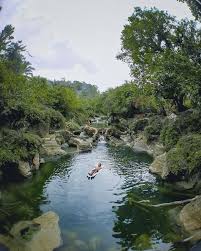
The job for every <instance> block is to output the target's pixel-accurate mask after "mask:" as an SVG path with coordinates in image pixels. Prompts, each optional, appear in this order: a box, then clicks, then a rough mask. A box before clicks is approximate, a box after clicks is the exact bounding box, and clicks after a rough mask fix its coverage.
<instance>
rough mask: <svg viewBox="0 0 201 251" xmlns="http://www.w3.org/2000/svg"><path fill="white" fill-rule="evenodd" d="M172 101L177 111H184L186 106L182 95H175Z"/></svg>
mask: <svg viewBox="0 0 201 251" xmlns="http://www.w3.org/2000/svg"><path fill="white" fill-rule="evenodd" d="M173 101H174V103H175V105H176V107H177V111H178V112H184V111H186V109H187V108H186V107H185V105H184V96H180V97H178V96H176V97H174V99H173Z"/></svg>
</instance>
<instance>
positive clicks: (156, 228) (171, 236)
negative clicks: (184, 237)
mask: <svg viewBox="0 0 201 251" xmlns="http://www.w3.org/2000/svg"><path fill="white" fill-rule="evenodd" d="M151 161H152V158H151V157H150V156H148V155H147V154H145V153H134V152H133V151H132V150H131V149H130V148H127V147H107V146H106V144H102V143H99V144H98V146H97V147H96V148H95V149H93V151H92V152H89V153H82V154H74V155H71V156H66V157H64V158H61V159H59V160H57V161H54V162H53V161H52V162H49V163H46V164H44V165H43V167H42V168H41V169H40V171H39V172H37V173H36V174H35V175H34V177H33V178H32V179H30V180H27V181H25V182H23V183H15V184H9V185H3V186H2V188H1V191H2V201H1V203H2V205H3V207H2V208H6V206H7V207H9V206H10V208H9V210H7V212H8V213H9V214H8V215H3V216H1V217H0V223H1V231H2V230H5V229H6V227H9V226H11V225H12V224H13V223H14V222H17V221H19V220H27V219H31V218H34V217H36V216H38V215H40V214H41V213H42V212H46V211H49V210H53V211H55V212H56V213H57V214H58V215H59V217H60V227H61V232H62V238H63V241H64V243H63V246H62V247H60V248H58V249H57V250H58V251H66V250H68V251H95V250H96V251H114V250H115V251H118V250H121V251H123V250H136V251H137V250H158V251H169V250H171V251H173V250H174V251H186V250H189V249H188V248H187V247H174V246H173V245H172V243H173V242H175V241H177V240H178V238H180V237H178V236H177V235H176V234H175V233H173V232H171V229H172V227H171V226H170V223H169V221H168V217H167V211H165V210H164V209H163V210H159V209H158V210H153V209H152V210H151V209H150V208H145V207H141V206H139V204H137V203H133V202H134V201H140V200H144V199H145V200H147V199H149V200H150V201H151V202H152V203H161V202H165V201H170V200H172V199H173V197H172V195H171V196H168V192H167V191H166V193H165V196H164V195H163V193H161V191H160V189H159V187H160V186H159V185H160V184H159V183H158V182H157V181H156V179H155V177H154V176H153V175H151V174H150V173H149V172H148V165H149V164H150V163H151ZM97 162H101V163H102V164H103V166H104V168H103V170H102V171H101V172H100V173H99V174H98V175H97V176H96V177H95V178H94V179H93V180H88V179H87V177H86V176H87V173H88V171H89V170H91V168H93V167H94V165H95V164H96V163H97ZM15 203H16V204H15ZM2 226H3V227H2Z"/></svg>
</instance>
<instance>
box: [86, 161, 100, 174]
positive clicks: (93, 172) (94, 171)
mask: <svg viewBox="0 0 201 251" xmlns="http://www.w3.org/2000/svg"><path fill="white" fill-rule="evenodd" d="M102 168H103V167H102V164H101V163H100V162H99V163H98V164H97V165H96V167H95V168H94V169H92V170H91V172H89V173H88V175H89V176H92V175H94V174H95V173H98V172H99V171H100V170H101V169H102Z"/></svg>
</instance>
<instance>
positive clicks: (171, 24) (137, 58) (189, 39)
mask: <svg viewBox="0 0 201 251" xmlns="http://www.w3.org/2000/svg"><path fill="white" fill-rule="evenodd" d="M121 41H122V52H121V53H120V54H119V55H118V56H117V58H118V59H120V60H123V61H124V62H127V63H128V64H129V66H130V69H131V75H132V76H133V78H134V79H135V81H136V83H138V84H139V85H141V86H143V85H145V84H147V83H153V84H154V87H155V91H156V93H157V94H160V96H161V98H164V99H169V100H171V101H173V103H174V104H175V105H176V107H177V110H178V111H183V110H185V106H184V101H185V99H186V98H187V97H189V96H191V97H192V96H193V93H196V91H195V89H196V90H197V92H198V89H200V84H199V83H200V82H199V81H200V70H199V68H200V66H201V30H200V29H199V28H198V27H197V24H196V23H195V22H193V21H188V20H186V19H185V20H181V21H177V20H176V19H175V17H172V16H170V15H169V14H168V13H167V12H164V11H160V10H157V9H156V8H151V9H146V8H145V9H141V8H135V10H134V13H133V14H132V16H131V17H129V19H128V24H126V25H125V26H124V29H123V31H122V36H121ZM174 66H175V67H174ZM187 72H188V73H189V75H188V74H187ZM191 73H192V74H193V75H191V76H190V74H191ZM182 76H183V77H182ZM187 89H188V90H193V92H192V93H189V92H186V90H187Z"/></svg>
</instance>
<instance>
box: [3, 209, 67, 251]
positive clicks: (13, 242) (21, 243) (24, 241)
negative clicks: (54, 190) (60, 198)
mask: <svg viewBox="0 0 201 251" xmlns="http://www.w3.org/2000/svg"><path fill="white" fill-rule="evenodd" d="M58 221H59V217H58V215H57V214H56V213H54V212H47V213H45V214H43V215H41V216H40V217H38V218H35V219H33V220H32V221H20V222H18V223H17V224H15V225H14V226H13V227H12V229H11V231H10V233H9V235H8V236H4V235H0V243H2V244H3V245H5V246H6V247H8V248H9V250H10V251H19V250H20V251H36V250H37V251H52V250H54V249H55V248H58V247H59V246H60V245H61V244H62V240H61V233H60V229H59V225H58Z"/></svg>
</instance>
